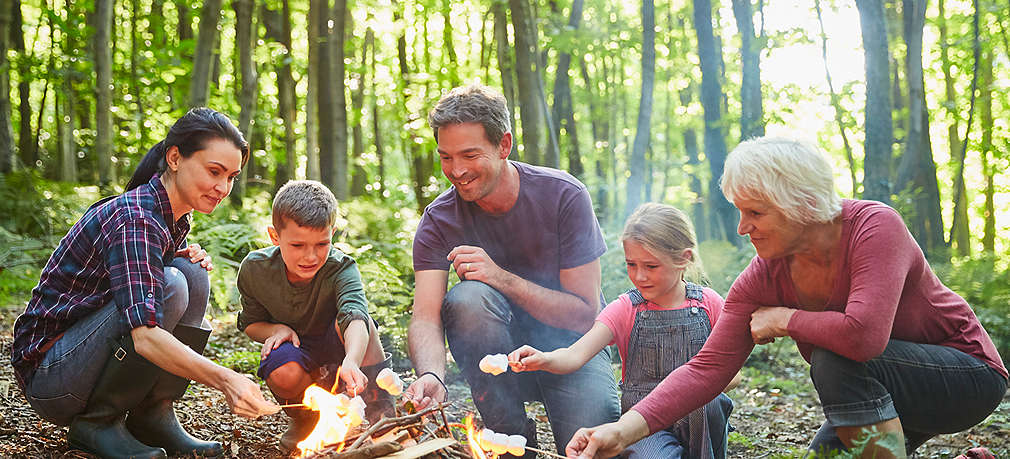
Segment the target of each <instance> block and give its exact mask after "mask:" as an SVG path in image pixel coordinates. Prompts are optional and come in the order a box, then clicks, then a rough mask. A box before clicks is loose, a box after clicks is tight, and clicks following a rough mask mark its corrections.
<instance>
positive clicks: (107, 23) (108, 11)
mask: <svg viewBox="0 0 1010 459" xmlns="http://www.w3.org/2000/svg"><path fill="white" fill-rule="evenodd" d="M112 7H113V0H95V14H94V16H93V18H94V23H93V25H94V28H95V34H94V37H93V42H92V46H93V48H92V49H93V50H94V56H95V86H96V87H97V89H96V90H95V94H96V96H95V118H96V119H95V131H96V132H95V154H96V155H97V157H98V185H99V187H100V188H101V189H103V190H107V189H108V188H109V187H110V186H111V185H112V183H113V182H115V180H116V170H115V169H114V168H113V165H112V137H113V132H112V88H111V87H110V86H111V85H112V42H111V37H112Z"/></svg>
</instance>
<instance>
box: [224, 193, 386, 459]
mask: <svg viewBox="0 0 1010 459" xmlns="http://www.w3.org/2000/svg"><path fill="white" fill-rule="evenodd" d="M336 218H337V200H336V198H334V197H333V193H331V192H330V190H329V189H327V188H326V187H325V186H323V184H322V183H319V182H316V181H311V180H297V181H290V182H288V183H286V184H285V185H284V186H283V187H281V189H280V190H279V191H278V192H277V196H276V197H274V204H273V226H270V227H268V228H267V232H268V233H269V234H270V240H271V241H273V243H274V246H273V247H268V248H265V249H260V250H256V251H254V252H251V253H249V255H247V256H246V257H245V259H244V260H242V265H241V267H240V268H239V273H238V289H239V293H240V294H241V299H242V311H241V312H240V313H239V316H238V328H239V330H242V331H244V332H245V333H246V334H247V335H249V337H250V338H252V339H254V340H256V341H257V342H261V343H263V347H262V349H261V351H260V367H259V372H258V373H257V374H258V375H259V377H261V378H263V379H265V380H266V383H267V386H268V387H269V388H270V390H271V391H273V394H274V396H275V397H276V398H277V401H278V402H279V403H280V404H293V403H301V401H302V396H303V395H304V392H305V389H306V388H307V387H308V386H309V385H311V384H312V383H314V382H322V383H325V384H330V385H332V384H333V376H332V373H333V370H334V369H335V367H336V366H337V365H339V366H340V367H341V369H340V380H341V381H342V382H343V383H344V386H345V389H346V392H347V393H348V395H351V396H354V395H356V394H360V395H361V396H362V398H363V399H364V401H365V403H366V417H367V418H368V420H369V421H371V422H375V421H376V420H377V419H378V418H380V417H381V416H382V415H383V414H391V413H392V411H393V400H392V398H391V397H390V396H389V394H388V393H386V392H385V391H383V390H381V389H379V388H378V387H377V386H376V385H375V380H376V375H378V373H379V371H380V370H382V369H383V368H387V367H388V366H389V360H388V359H386V358H385V353H384V352H383V349H382V344H381V343H380V342H379V333H378V332H377V331H376V329H375V325H374V324H373V322H372V319H371V318H370V317H369V315H368V303H367V300H366V299H365V292H364V289H363V287H362V283H361V275H360V273H359V272H358V268H357V266H356V265H355V262H354V259H352V258H351V257H349V256H347V255H346V254H344V253H342V252H340V251H339V250H337V249H336V248H334V247H333V245H332V244H331V239H332V237H333V231H334V223H335V222H336ZM327 375H330V378H329V381H325V380H326V376H327ZM320 385H322V384H320ZM328 388H329V386H327V389H328ZM284 412H285V413H287V415H288V416H290V418H291V419H290V421H289V423H288V430H287V432H285V433H284V434H283V435H282V436H281V438H280V446H281V449H282V450H284V451H285V452H288V451H291V450H293V449H294V447H295V445H296V444H297V443H298V442H299V441H301V440H303V439H304V438H305V437H306V436H308V434H309V433H310V432H311V431H312V429H313V428H314V427H315V425H316V422H317V420H318V417H319V415H318V413H317V412H316V411H312V410H308V409H305V408H285V409H284Z"/></svg>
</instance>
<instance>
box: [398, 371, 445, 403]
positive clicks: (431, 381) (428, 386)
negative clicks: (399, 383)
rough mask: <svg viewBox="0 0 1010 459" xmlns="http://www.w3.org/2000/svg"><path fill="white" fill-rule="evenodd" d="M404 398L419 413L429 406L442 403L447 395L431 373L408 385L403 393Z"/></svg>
mask: <svg viewBox="0 0 1010 459" xmlns="http://www.w3.org/2000/svg"><path fill="white" fill-rule="evenodd" d="M403 395H404V397H405V398H406V399H407V400H409V401H411V402H412V403H413V404H414V408H415V409H417V411H421V410H423V409H425V408H427V407H428V406H430V405H434V404H436V403H441V402H444V401H445V400H447V399H448V397H449V394H447V393H445V388H444V387H443V386H442V383H441V382H439V380H438V378H436V377H435V375H433V374H431V373H425V374H424V375H422V376H421V377H420V378H417V380H415V381H414V382H412V383H411V384H410V387H408V388H407V390H406V391H404V393H403Z"/></svg>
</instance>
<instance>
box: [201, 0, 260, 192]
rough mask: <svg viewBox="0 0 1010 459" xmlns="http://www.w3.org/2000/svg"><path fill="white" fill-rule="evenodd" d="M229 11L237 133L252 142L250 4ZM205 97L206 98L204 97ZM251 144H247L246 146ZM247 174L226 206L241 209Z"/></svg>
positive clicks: (236, 0) (237, 2)
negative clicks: (232, 13)
mask: <svg viewBox="0 0 1010 459" xmlns="http://www.w3.org/2000/svg"><path fill="white" fill-rule="evenodd" d="M231 6H232V9H234V10H235V48H236V51H237V52H238V62H239V94H238V101H239V108H240V111H239V115H238V129H239V131H242V135H243V136H245V138H246V139H250V140H251V139H252V121H253V118H254V117H255V113H256V87H257V77H256V64H255V63H254V62H253V59H252V51H253V46H254V43H255V41H256V36H255V35H254V34H253V30H254V29H253V8H254V6H253V0H232V2H231ZM200 24H201V27H200V35H201V36H202V35H203V27H202V24H203V21H202V19H201V22H200ZM204 97H206V96H204ZM250 143H251V142H250ZM253 160H254V158H253V157H252V156H251V155H250V157H249V162H248V163H246V166H245V167H246V169H250V168H251V166H252V165H253V164H252V162H253ZM248 177H249V174H248V173H246V174H239V177H238V179H237V180H235V182H234V185H233V187H232V190H231V194H230V195H229V199H230V202H231V204H232V205H233V206H235V207H237V208H241V207H242V195H243V194H244V193H245V187H246V185H247V184H248Z"/></svg>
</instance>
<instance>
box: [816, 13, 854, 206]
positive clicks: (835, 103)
mask: <svg viewBox="0 0 1010 459" xmlns="http://www.w3.org/2000/svg"><path fill="white" fill-rule="evenodd" d="M814 8H815V9H816V10H817V24H818V25H819V26H820V36H821V59H822V60H823V61H824V79H825V80H827V82H828V95H829V96H830V98H831V107H832V108H834V111H835V124H837V125H838V134H839V135H841V136H842V146H843V147H844V148H845V159H846V160H847V161H848V163H849V180H850V181H851V183H852V194H851V195H850V196H852V197H853V198H855V197H856V196H858V195H859V192H858V190H859V181H858V180H857V179H856V161H855V159H853V157H852V146H851V145H849V137H848V135H847V134H846V133H845V121H844V120H843V117H842V114H843V113H845V112H844V108H842V103H841V97H839V95H838V93H837V92H835V84H834V82H833V81H832V79H831V71H830V70H829V69H828V35H827V34H826V33H825V32H824V20H823V19H822V18H821V2H820V0H814Z"/></svg>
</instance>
